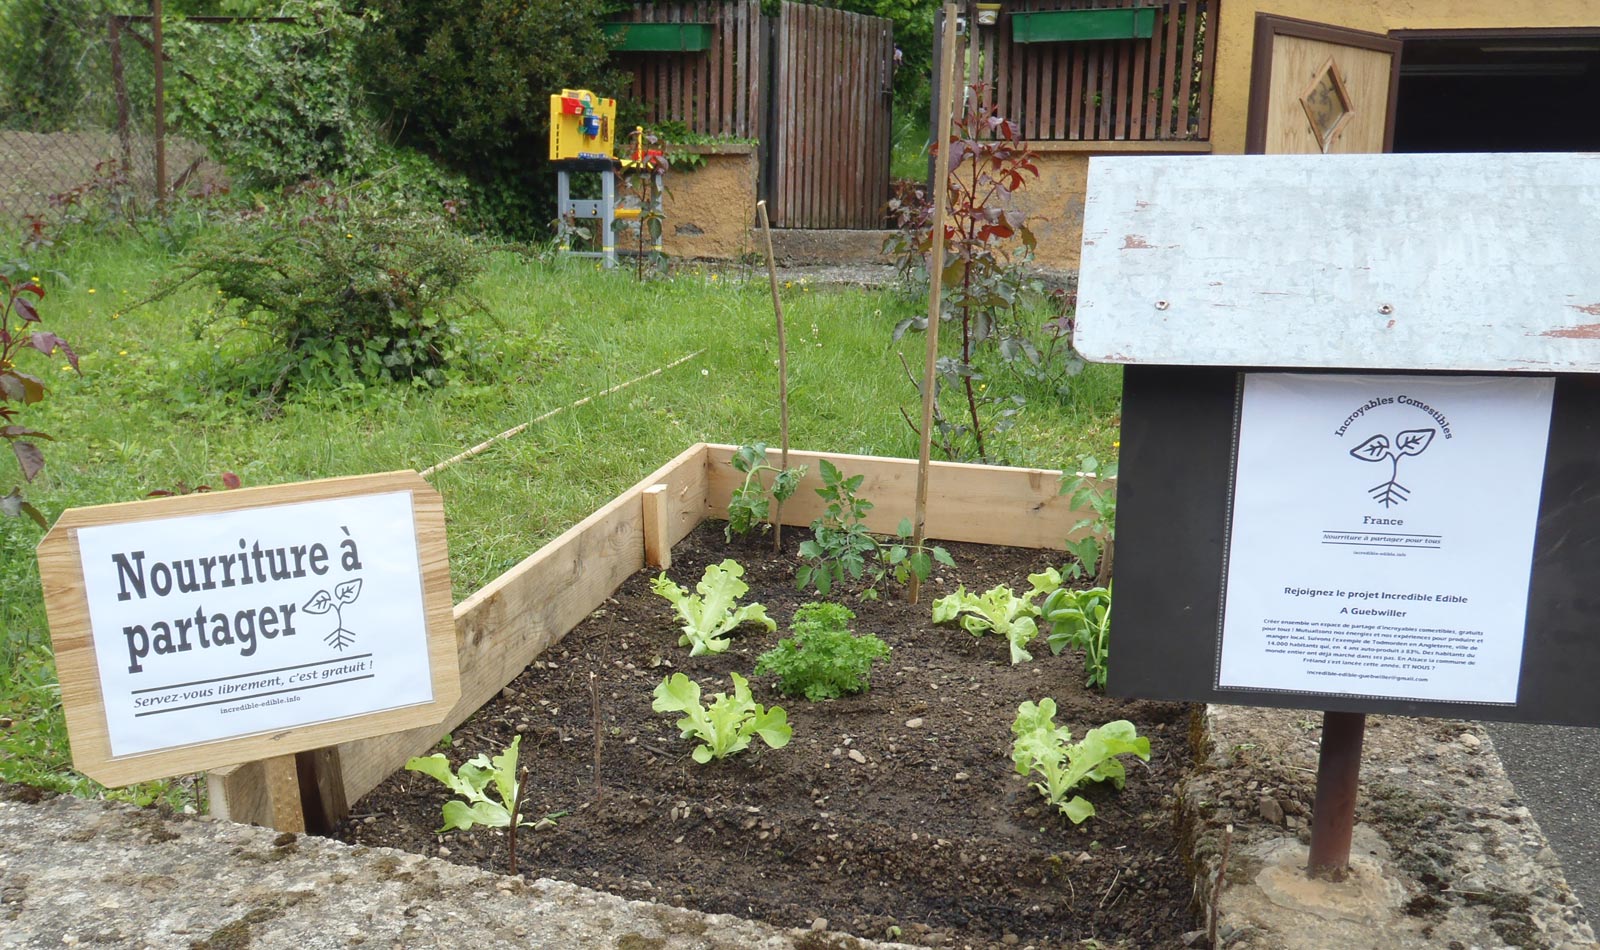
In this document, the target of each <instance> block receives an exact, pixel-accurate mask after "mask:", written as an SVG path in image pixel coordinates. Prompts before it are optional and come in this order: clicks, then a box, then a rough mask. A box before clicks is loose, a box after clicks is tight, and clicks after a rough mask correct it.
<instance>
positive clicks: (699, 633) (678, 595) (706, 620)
mask: <svg viewBox="0 0 1600 950" xmlns="http://www.w3.org/2000/svg"><path fill="white" fill-rule="evenodd" d="M743 576H744V568H743V567H741V566H740V565H739V562H737V561H735V560H733V559H732V558H729V559H727V560H725V561H723V562H722V563H721V564H711V565H707V567H706V572H705V576H704V577H703V578H701V580H700V583H698V584H696V585H695V588H694V589H695V591H696V593H693V594H691V593H689V592H688V591H687V590H684V589H683V588H682V587H679V586H678V585H677V584H674V583H673V582H672V581H670V580H668V579H667V575H666V574H665V573H663V574H662V575H661V576H660V577H657V578H656V579H655V580H653V581H651V582H650V589H651V590H653V591H655V592H656V593H657V594H660V595H661V596H662V597H665V598H666V599H667V600H669V601H671V602H672V606H673V607H674V608H675V609H676V610H677V611H678V619H679V620H681V621H683V626H682V630H683V636H682V637H680V638H678V645H679V646H685V647H689V648H690V649H689V655H690V656H700V655H701V654H705V653H723V652H726V651H727V649H728V646H729V644H730V642H731V641H729V640H728V638H727V637H726V636H725V634H727V633H729V632H730V631H732V630H733V629H734V628H736V627H738V626H739V625H740V624H742V623H759V624H762V625H764V626H765V627H766V628H767V630H769V631H772V630H776V629H778V623H777V621H775V620H773V619H772V618H770V617H768V616H767V608H766V607H764V606H762V605H761V604H748V605H746V606H744V607H736V606H735V604H736V603H737V602H738V600H739V598H740V597H743V596H744V594H745V592H746V591H748V590H749V589H750V585H749V584H746V583H745V582H744V581H742V580H740V578H741V577H743Z"/></svg>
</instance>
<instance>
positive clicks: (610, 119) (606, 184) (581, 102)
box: [550, 89, 664, 267]
mask: <svg viewBox="0 0 1600 950" xmlns="http://www.w3.org/2000/svg"><path fill="white" fill-rule="evenodd" d="M616 125H617V101H616V100H615V99H602V98H600V97H599V96H596V95H595V94H594V93H592V92H590V91H589V90H587V89H563V90H561V93H560V95H554V96H551V97H550V163H551V164H552V165H554V166H555V167H556V211H557V213H558V215H559V217H560V221H561V223H562V227H561V228H560V235H561V249H562V251H563V252H565V253H568V254H573V255H576V256H579V257H598V258H600V259H602V260H603V261H604V262H605V266H607V267H615V266H616V265H617V247H616V230H617V222H618V221H633V222H634V224H635V226H639V225H640V223H641V222H642V219H643V217H644V215H645V214H646V213H647V212H648V213H649V214H651V215H653V216H658V217H659V215H660V214H661V195H662V182H661V171H662V168H663V167H664V164H663V163H662V162H661V160H660V159H661V153H660V152H659V151H655V150H649V151H647V150H646V149H645V148H644V130H643V129H642V128H635V129H634V130H633V134H632V135H631V136H630V138H631V139H632V148H631V149H629V151H628V154H627V156H626V157H623V158H616V157H613V155H612V151H613V149H614V148H615V134H616ZM574 172H594V173H596V174H598V175H599V178H600V196H599V197H598V198H596V197H587V198H574V197H573V196H572V174H573V173H574ZM619 173H622V174H633V175H639V176H646V177H647V179H648V181H647V182H646V185H647V186H646V187H639V188H634V189H625V190H630V191H633V192H635V193H634V194H623V195H622V196H621V198H620V200H619V189H618V174H619ZM579 221H591V222H594V223H595V226H596V228H597V232H596V233H594V238H593V240H592V241H591V242H590V244H591V246H597V247H598V248H599V250H587V251H575V250H573V249H572V237H573V233H574V228H576V227H577V223H578V222H579ZM651 246H652V248H653V249H654V250H655V251H656V252H657V253H659V252H660V251H661V235H660V232H659V231H657V232H656V233H655V235H654V236H653V238H652V241H651Z"/></svg>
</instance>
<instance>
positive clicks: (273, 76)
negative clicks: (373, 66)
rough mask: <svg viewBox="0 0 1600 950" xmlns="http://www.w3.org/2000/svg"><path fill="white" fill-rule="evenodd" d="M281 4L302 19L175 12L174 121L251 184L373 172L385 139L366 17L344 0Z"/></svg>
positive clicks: (171, 35)
mask: <svg viewBox="0 0 1600 950" xmlns="http://www.w3.org/2000/svg"><path fill="white" fill-rule="evenodd" d="M279 12H280V13H281V15H283V16H290V17H295V18H296V21H295V22H294V23H267V22H262V23H236V24H229V25H228V26H226V27H217V26H213V25H206V24H197V23H190V22H187V21H185V20H183V19H182V18H181V17H175V18H173V19H172V21H171V23H170V25H169V26H168V28H167V30H166V37H165V44H166V48H167V53H168V55H169V56H170V57H171V58H172V61H173V63H174V65H175V67H176V68H175V69H174V71H173V76H172V79H171V80H169V83H168V86H167V118H168V121H169V122H170V123H171V124H172V126H173V128H175V129H178V130H180V131H181V133H182V134H184V135H186V136H189V137H191V138H196V139H199V140H201V141H204V142H205V144H206V146H207V148H208V149H209V150H210V152H211V154H212V155H213V156H214V157H215V158H217V159H219V160H220V161H223V162H224V163H226V165H227V166H228V172H229V174H230V175H232V176H234V177H235V178H239V179H243V180H245V181H246V182H247V183H249V184H253V185H263V186H270V187H275V186H280V185H285V184H291V183H293V182H297V181H299V180H301V179H303V178H307V177H311V176H327V175H335V174H340V173H359V172H361V171H364V170H366V169H367V168H368V167H369V166H370V164H371V161H372V159H373V156H374V153H375V152H376V151H377V149H378V144H379V143H378V135H377V128H378V124H377V123H376V122H375V121H374V120H372V119H371V118H370V117H369V116H368V114H367V112H366V110H365V107H364V104H363V94H362V89H361V86H360V80H359V73H358V72H357V70H356V67H355V56H356V49H357V42H358V40H359V39H360V37H361V35H362V33H363V32H364V31H365V30H366V29H367V27H368V21H367V20H366V19H365V18H363V17H360V16H352V15H351V14H348V13H345V12H344V11H343V10H342V9H341V7H340V4H339V3H338V2H337V0H294V2H291V3H287V4H285V5H284V7H283V9H282V10H281V11H279Z"/></svg>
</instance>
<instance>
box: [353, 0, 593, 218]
mask: <svg viewBox="0 0 1600 950" xmlns="http://www.w3.org/2000/svg"><path fill="white" fill-rule="evenodd" d="M363 9H364V10H365V11H366V12H367V14H368V15H369V16H370V17H371V18H372V24H371V26H370V27H369V28H368V29H367V30H365V31H364V32H363V33H362V35H361V39H360V48H359V56H358V60H359V67H358V69H359V73H358V74H359V75H361V76H363V77H365V78H366V80H367V84H368V89H369V90H370V92H371V93H372V95H373V97H374V99H375V100H376V104H377V105H378V106H379V108H380V113H381V114H383V115H385V116H387V117H388V121H389V124H390V126H391V128H392V129H393V130H394V132H395V134H396V136H397V138H398V140H399V141H400V142H401V143H403V144H409V145H412V146H415V147H417V148H420V149H423V150H424V151H427V152H429V153H430V154H432V155H434V156H436V157H437V158H439V159H441V160H443V161H444V162H445V163H446V164H447V165H449V166H450V167H451V168H454V169H456V170H457V171H460V172H463V173H465V174H467V175H468V176H469V177H470V178H471V179H472V180H473V181H474V182H476V183H477V184H478V185H479V187H480V188H481V189H482V190H481V192H480V195H479V197H478V199H477V200H478V202H479V208H478V209H477V210H478V211H480V212H482V213H483V214H484V215H485V216H486V217H487V218H488V219H490V220H492V221H493V222H495V223H496V224H498V226H499V227H500V228H501V229H502V230H504V231H506V232H507V233H509V234H512V235H514V236H518V237H532V236H534V235H536V234H542V233H544V232H545V230H546V228H547V225H548V224H549V222H550V221H551V220H552V219H553V218H554V217H555V200H554V196H555V188H554V181H553V178H552V176H551V175H550V168H549V165H548V164H547V162H546V160H545V158H544V156H545V155H546V154H547V135H548V118H549V112H550V105H549V103H550V99H549V97H550V95H551V94H552V93H555V92H559V91H560V90H561V89H562V87H583V88H588V89H593V90H595V91H596V92H598V93H601V94H602V95H604V94H607V91H608V90H619V89H622V88H624V86H623V80H622V78H621V76H620V75H619V74H617V73H616V72H615V71H613V70H612V69H611V67H610V64H609V54H608V48H609V46H608V44H607V42H606V39H605V37H604V35H603V34H602V33H601V30H600V24H601V22H602V21H603V20H604V19H605V15H606V6H605V5H604V4H602V3H600V2H597V0H577V2H572V0H366V2H365V3H364V4H363Z"/></svg>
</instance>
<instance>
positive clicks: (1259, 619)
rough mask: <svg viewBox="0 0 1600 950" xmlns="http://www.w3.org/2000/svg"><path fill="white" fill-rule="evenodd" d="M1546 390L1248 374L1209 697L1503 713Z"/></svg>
mask: <svg viewBox="0 0 1600 950" xmlns="http://www.w3.org/2000/svg"><path fill="white" fill-rule="evenodd" d="M1553 392H1554V381H1553V380H1552V379H1550V378H1547V377H1539V378H1526V379H1521V378H1506V377H1495V378H1484V377H1443V376H1391V375H1385V376H1366V375H1364V376H1342V375H1341V376H1334V375H1311V374H1273V373H1259V374H1247V375H1246V376H1245V378H1244V391H1243V398H1242V403H1241V406H1240V415H1239V448H1238V459H1237V468H1236V473H1235V482H1234V497H1233V511H1232V516H1233V522H1232V531H1231V534H1230V538H1229V545H1228V560H1227V565H1228V566H1227V584H1226V592H1225V601H1224V611H1223V622H1222V643H1221V648H1220V651H1219V657H1218V664H1217V686H1218V688H1220V689H1226V688H1229V687H1235V688H1243V689H1268V690H1288V691H1293V692H1315V693H1346V694H1355V695H1363V696H1379V697H1385V698H1402V699H1419V700H1442V701H1452V702H1474V703H1500V704H1513V703H1515V702H1516V701H1517V682H1518V678H1519V676H1520V674H1521V667H1522V641H1523V633H1524V626H1525V623H1526V615H1527V599H1528V576H1529V573H1530V570H1531V565H1532V558H1533V538H1534V529H1535V525H1536V521H1537V517H1538V509H1539V489H1540V484H1541V482H1542V480H1543V473H1544V458H1545V445H1546V442H1547V440H1548V436H1549V429H1550V406H1551V397H1552V394H1553Z"/></svg>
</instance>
